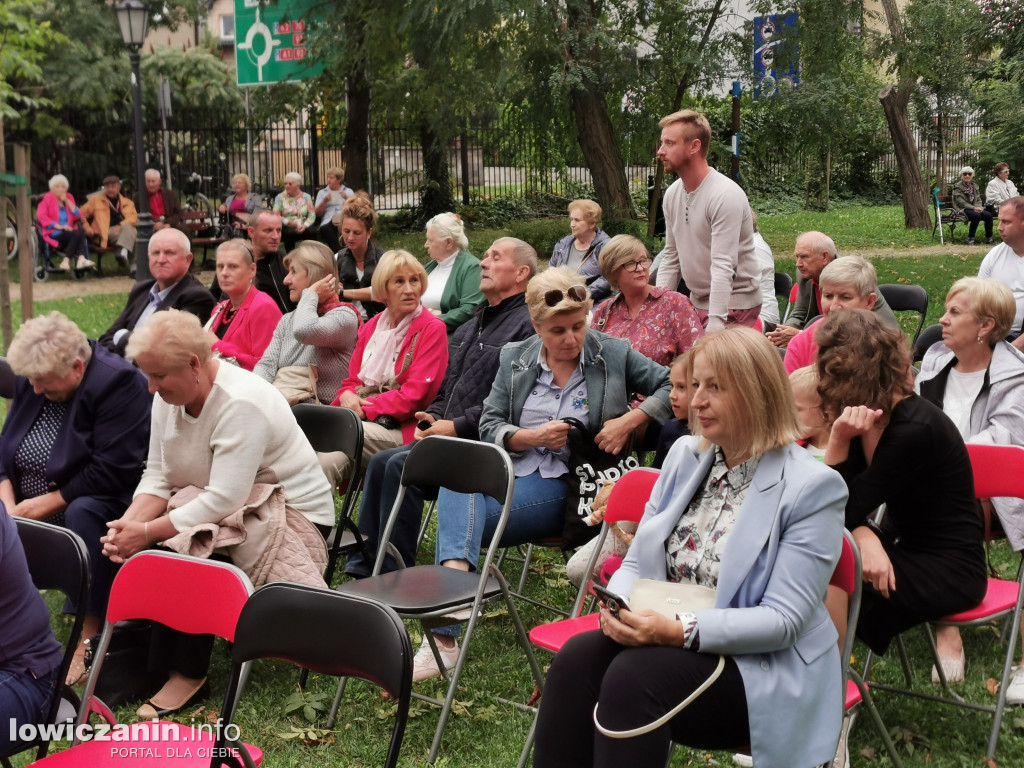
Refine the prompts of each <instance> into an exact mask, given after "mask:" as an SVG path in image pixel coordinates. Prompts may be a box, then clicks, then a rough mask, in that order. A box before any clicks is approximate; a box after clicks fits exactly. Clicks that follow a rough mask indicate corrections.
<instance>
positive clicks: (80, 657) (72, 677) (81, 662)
mask: <svg viewBox="0 0 1024 768" xmlns="http://www.w3.org/2000/svg"><path fill="white" fill-rule="evenodd" d="M88 671H89V670H87V669H86V668H85V654H84V653H76V654H75V655H74V656H72V657H71V664H70V665H69V666H68V676H67V677H66V678H64V684H65V685H67V686H68V687H71V686H73V685H78V684H79V683H80V682H82V680H83V679H84V678H85V675H86V673H87V672H88Z"/></svg>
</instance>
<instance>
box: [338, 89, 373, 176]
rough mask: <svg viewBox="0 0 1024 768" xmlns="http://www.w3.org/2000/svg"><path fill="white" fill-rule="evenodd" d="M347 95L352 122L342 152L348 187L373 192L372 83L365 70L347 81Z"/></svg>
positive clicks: (349, 121)
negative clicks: (371, 169)
mask: <svg viewBox="0 0 1024 768" xmlns="http://www.w3.org/2000/svg"><path fill="white" fill-rule="evenodd" d="M345 95H346V97H347V98H346V101H347V102H348V105H347V106H348V121H347V122H346V123H345V137H344V140H343V144H342V150H341V151H342V156H343V157H344V158H345V185H346V186H349V187H351V188H352V189H369V181H370V175H369V169H368V168H367V159H368V155H369V152H370V84H369V83H368V82H367V81H366V73H365V72H364V71H363V70H362V69H360V70H359V72H358V73H356V74H353V75H349V76H348V78H346V80H345Z"/></svg>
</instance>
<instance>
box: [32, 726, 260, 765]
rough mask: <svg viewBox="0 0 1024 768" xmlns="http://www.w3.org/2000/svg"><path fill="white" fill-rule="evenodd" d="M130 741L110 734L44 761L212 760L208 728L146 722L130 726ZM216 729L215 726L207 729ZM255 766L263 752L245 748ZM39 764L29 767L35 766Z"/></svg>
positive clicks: (187, 762)
mask: <svg viewBox="0 0 1024 768" xmlns="http://www.w3.org/2000/svg"><path fill="white" fill-rule="evenodd" d="M127 727H128V728H130V729H131V730H130V733H131V739H130V740H126V741H120V740H117V741H115V740H114V738H113V734H111V735H109V736H108V738H106V739H104V740H102V741H100V740H94V741H86V742H83V743H81V744H79V745H78V746H76V747H75V748H74V749H66V750H64V751H63V752H56V753H54V754H52V755H48V756H47V757H46V758H44V760H45V764H46V766H47V768H61V767H62V766H85V767H86V768H97V767H98V766H105V765H109V766H119V767H120V768H123V767H124V766H126V765H131V766H132V768H151V766H152V767H155V766H163V765H166V761H167V760H173V761H174V766H175V768H191V766H195V768H209V766H210V758H211V756H212V754H211V753H212V750H213V745H214V741H215V735H216V734H215V733H212V734H211V732H210V728H209V727H207V728H203V729H202V730H198V729H193V728H192V726H191V725H182V724H181V723H175V722H172V721H170V720H163V721H160V722H158V723H154V722H153V721H152V720H146V721H144V722H141V723H133V724H131V725H130V726H127ZM211 727H216V726H211ZM245 747H246V749H247V750H248V751H249V755H250V756H251V757H252V760H253V762H254V763H255V764H256V765H260V764H261V763H262V762H263V750H261V749H260V748H259V747H254V746H252V745H251V744H246V745H245ZM37 764H42V763H32V765H37Z"/></svg>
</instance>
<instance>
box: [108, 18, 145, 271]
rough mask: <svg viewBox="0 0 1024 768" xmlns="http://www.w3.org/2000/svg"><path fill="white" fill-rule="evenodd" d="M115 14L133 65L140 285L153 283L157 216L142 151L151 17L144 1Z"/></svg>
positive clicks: (136, 254) (136, 266)
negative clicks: (144, 65)
mask: <svg viewBox="0 0 1024 768" xmlns="http://www.w3.org/2000/svg"><path fill="white" fill-rule="evenodd" d="M114 10H115V11H116V12H117V22H118V24H119V25H120V26H121V39H122V40H123V41H124V44H125V46H126V47H127V48H128V55H129V58H130V59H131V63H132V101H133V102H134V107H135V109H134V111H135V189H136V190H137V191H138V195H139V209H138V212H139V223H138V232H139V239H138V241H137V242H136V244H135V279H136V280H137V281H138V282H142V281H143V280H148V279H150V277H151V276H150V274H149V238H150V235H151V234H152V232H153V216H152V214H151V213H150V210H149V195H148V194H147V193H146V167H145V161H144V158H143V149H142V85H141V78H140V76H139V50H140V49H141V48H142V44H143V42H145V40H146V25H147V24H148V22H149V14H148V12H147V10H146V7H145V6H144V5H143V4H142V3H141V2H140V0H123V2H121V3H118V4H117V5H116V6H115V7H114Z"/></svg>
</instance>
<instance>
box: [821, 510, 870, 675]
mask: <svg viewBox="0 0 1024 768" xmlns="http://www.w3.org/2000/svg"><path fill="white" fill-rule="evenodd" d="M829 584H830V585H831V586H834V587H838V588H839V589H841V590H843V591H844V592H845V593H846V594H847V595H848V596H849V607H848V610H847V614H846V636H845V637H841V638H839V639H840V640H841V641H842V642H841V644H842V658H841V661H842V665H843V685H844V686H845V685H846V677H847V675H848V673H849V667H850V657H851V655H852V653H853V641H854V638H855V636H856V629H857V617H858V616H860V602H861V590H862V589H863V582H862V580H861V563H860V549H859V548H858V547H857V542H856V541H854V539H853V534H851V533H850V532H849V531H848V530H846V529H845V528H844V529H843V551H842V553H841V554H840V555H839V562H838V563H836V567H835V570H834V571H833V572H832V578H831V579H829ZM844 694H845V688H844Z"/></svg>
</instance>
